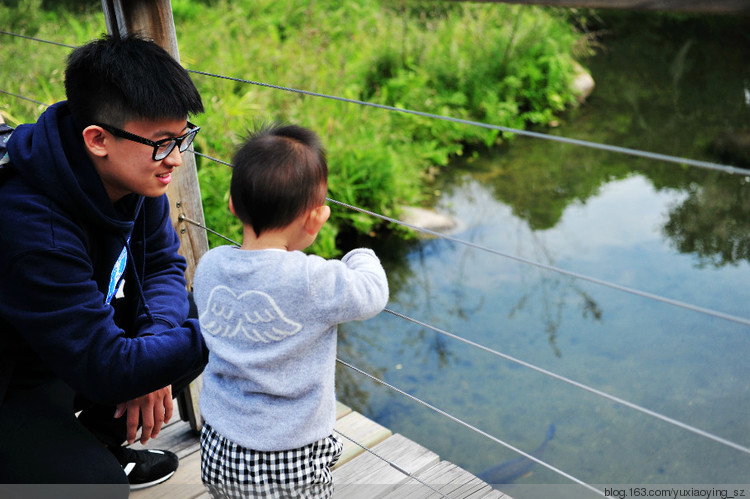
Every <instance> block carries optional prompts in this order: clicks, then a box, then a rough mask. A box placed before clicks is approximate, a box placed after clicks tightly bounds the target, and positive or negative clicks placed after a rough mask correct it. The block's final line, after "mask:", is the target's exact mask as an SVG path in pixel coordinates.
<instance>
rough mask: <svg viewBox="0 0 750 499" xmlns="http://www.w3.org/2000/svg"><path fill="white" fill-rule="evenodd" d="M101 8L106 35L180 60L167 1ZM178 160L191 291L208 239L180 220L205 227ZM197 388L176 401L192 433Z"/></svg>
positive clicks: (176, 219)
mask: <svg viewBox="0 0 750 499" xmlns="http://www.w3.org/2000/svg"><path fill="white" fill-rule="evenodd" d="M102 7H103V10H104V17H105V19H106V22H107V30H108V31H109V33H110V34H115V33H119V34H120V35H125V34H128V33H141V34H143V35H144V36H147V37H149V38H151V39H153V40H154V42H156V43H157V44H158V45H159V46H161V47H162V48H164V49H165V50H166V51H167V52H169V54H170V55H172V57H174V58H175V59H176V60H177V61H178V62H179V61H180V54H179V51H178V48H177V36H176V32H175V26H174V18H173V17H172V4H171V2H170V0H102ZM191 150H192V146H191ZM182 159H183V162H182V166H180V167H179V168H177V169H176V170H175V173H174V180H173V181H172V183H170V184H169V189H168V190H167V197H168V198H169V202H170V212H171V217H172V224H173V225H174V227H175V229H176V230H177V232H178V234H179V236H180V242H181V244H180V253H181V254H182V256H184V257H185V259H186V260H187V264H188V267H187V271H186V272H185V278H186V279H187V283H188V289H192V288H193V274H194V273H195V266H196V265H197V264H198V260H200V257H201V256H203V254H204V253H205V252H206V251H208V238H207V236H206V231H205V230H204V229H202V228H200V227H197V226H195V225H194V224H191V223H187V222H185V221H184V220H181V218H180V215H184V216H186V217H188V218H189V219H191V220H193V221H196V222H198V223H199V224H201V225H203V226H205V219H204V216H203V203H202V202H201V194H200V186H199V184H198V171H197V169H196V166H195V156H193V154H192V153H190V152H188V153H187V154H184V155H183V158H182ZM201 385H202V378H201V377H199V378H198V379H196V380H195V381H194V382H193V383H191V385H190V387H189V388H188V389H186V390H185V392H184V393H183V394H182V395H181V397H180V399H179V400H178V402H179V403H180V409H181V412H182V413H183V414H182V415H183V417H185V418H186V419H187V420H188V421H189V423H190V426H191V427H192V428H193V429H195V430H199V429H200V428H201V426H202V425H203V421H202V418H201V416H200V410H199V408H198V395H199V393H200V389H201ZM185 413H187V414H185Z"/></svg>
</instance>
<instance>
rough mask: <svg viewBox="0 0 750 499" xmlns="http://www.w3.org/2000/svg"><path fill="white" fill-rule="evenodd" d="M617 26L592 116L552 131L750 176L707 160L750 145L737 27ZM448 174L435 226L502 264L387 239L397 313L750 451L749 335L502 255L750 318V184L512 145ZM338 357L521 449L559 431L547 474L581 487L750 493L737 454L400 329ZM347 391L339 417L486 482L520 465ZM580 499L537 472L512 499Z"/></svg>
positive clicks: (597, 73) (348, 343) (392, 396)
mask: <svg viewBox="0 0 750 499" xmlns="http://www.w3.org/2000/svg"><path fill="white" fill-rule="evenodd" d="M652 17H654V16H652ZM622 21H623V19H619V22H622ZM625 21H627V22H626V24H627V25H628V26H630V28H629V29H628V30H625V31H622V30H620V31H618V29H619V28H617V27H612V26H610V27H609V28H608V32H607V34H605V35H603V36H601V38H600V41H601V44H602V47H600V48H599V49H598V51H597V55H596V56H595V57H594V58H593V59H591V60H590V61H588V66H589V68H590V69H591V72H592V74H593V76H594V79H595V80H596V82H597V87H596V89H595V92H594V94H593V95H592V96H591V98H590V99H589V102H588V103H587V104H586V105H585V106H583V107H581V108H579V109H577V110H574V111H571V112H570V113H569V114H568V115H566V116H564V117H562V118H561V120H560V125H559V127H557V128H556V129H554V130H553V131H552V132H551V133H556V134H560V135H563V136H566V137H572V138H578V139H584V140H591V141H594V142H600V143H607V144H614V145H620V146H624V147H632V148H637V149H642V150H647V151H653V152H659V153H664V154H672V155H677V156H681V157H688V158H695V159H702V160H707V161H715V162H724V163H725V164H732V165H735V166H740V165H738V161H741V159H737V158H736V157H731V156H725V155H722V154H721V152H722V151H720V150H717V149H716V148H715V147H713V145H714V144H715V143H716V141H717V139H718V140H719V141H721V140H724V139H725V138H726V137H727V136H733V135H732V134H735V133H740V132H743V131H744V133H749V132H750V50H748V49H750V46H749V45H748V38H747V37H746V36H742V35H741V34H738V33H740V32H741V30H740V31H738V30H736V29H735V28H736V25H737V21H728V23H727V24H728V25H729V26H730V27H731V29H724V28H722V26H724V25H723V24H721V22H720V21H721V20H719V19H714V20H713V22H714V23H715V24H711V25H710V26H709V25H707V24H705V23H703V22H699V21H694V20H692V21H691V20H684V19H683V20H680V21H679V22H678V21H664V22H660V23H659V24H658V25H656V24H654V23H653V22H651V21H653V19H651V20H649V15H648V14H643V15H641V16H640V17H638V16H633V18H632V20H631V19H630V18H628V19H625ZM613 22H614V21H613ZM639 23H640V24H639ZM615 24H616V26H619V27H620V28H622V27H623V26H624V24H617V23H615ZM639 25H640V28H636V26H639ZM745 25H746V27H750V25H749V24H748V23H745ZM639 29H640V31H639ZM745 32H747V30H745ZM448 170H449V171H448V172H447V173H446V174H445V175H444V176H443V178H441V179H440V181H441V182H442V184H441V185H439V186H438V188H439V189H441V190H442V195H441V196H440V197H439V200H438V202H437V204H436V208H437V209H438V210H440V211H443V212H447V213H450V214H452V215H453V216H454V217H456V218H457V219H458V220H460V222H461V224H462V225H461V228H460V229H459V230H458V231H457V232H456V233H454V234H452V236H453V237H455V238H457V239H460V240H462V241H468V242H470V243H472V244H475V245H479V246H482V247H486V248H491V249H492V250H493V251H492V252H490V251H485V250H482V249H479V248H476V247H470V246H467V245H463V244H459V243H456V242H454V241H448V240H445V239H429V240H421V241H419V242H416V243H414V242H411V243H405V242H403V241H381V242H380V245H379V246H378V247H377V248H376V250H377V251H378V252H379V254H381V256H382V257H383V258H384V260H385V264H386V267H387V268H386V270H387V271H388V273H389V279H390V284H391V291H392V294H391V299H390V302H389V304H388V308H389V309H391V310H393V311H395V312H398V313H401V314H404V315H406V316H408V317H412V318H414V319H417V320H419V321H422V322H424V323H427V324H430V325H433V326H434V327H436V328H439V329H441V330H445V331H448V332H451V333H453V334H456V335H458V336H461V337H463V338H466V339H468V340H471V341H473V342H476V343H479V344H481V345H484V346H486V347H488V348H490V349H493V350H496V351H499V352H502V353H503V354H506V355H509V356H512V357H514V358H516V359H520V360H522V361H524V362H528V363H530V364H533V365H535V366H538V367H540V368H542V369H545V370H548V371H551V372H554V373H556V374H559V375H561V376H565V377H567V378H570V379H572V380H575V381H577V382H580V383H583V384H585V385H587V386H590V387H592V388H594V389H596V390H601V391H603V392H606V393H609V394H611V395H613V396H615V397H619V398H621V399H625V400H627V401H629V402H632V403H634V404H637V405H639V406H642V407H645V408H648V409H649V410H652V411H655V412H657V413H659V414H663V415H664V416H667V417H670V418H674V419H676V420H679V421H681V422H683V423H685V424H687V425H690V426H692V427H696V428H699V429H701V430H703V431H706V432H709V433H712V434H714V435H717V436H719V437H721V438H724V439H727V440H729V441H732V442H735V443H737V444H740V445H741V446H744V447H750V361H749V360H748V358H749V357H750V326H747V325H743V324H738V323H736V322H732V321H728V320H725V319H721V318H716V317H713V316H710V315H706V314H703V313H700V312H696V311H693V310H689V309H685V308H681V307H677V306H674V305H671V304H667V303H662V302H659V301H655V300H652V299H649V298H645V297H642V296H638V295H634V294H631V293H627V292H623V291H620V290H617V289H611V288H609V287H606V286H602V285H600V284H596V283H592V282H588V281H586V280H582V279H577V278H575V277H571V276H569V275H565V274H562V273H559V272H555V271H553V270H549V269H547V268H544V267H539V266H534V265H530V264H528V263H524V262H519V261H517V260H515V259H512V258H508V257H507V256H502V255H500V254H498V253H497V252H499V253H503V254H507V255H513V256H516V257H520V258H522V259H527V260H530V261H533V262H538V263H540V264H542V265H544V266H552V267H555V268H560V269H564V270H566V271H571V272H574V273H577V274H582V275H586V276H591V277H593V278H595V279H600V280H603V281H607V282H611V283H615V284H617V285H621V286H625V287H628V288H632V289H636V290H642V291H645V292H648V293H653V294H655V295H659V296H664V297H667V298H670V299H673V300H678V301H680V302H685V303H689V304H694V305H696V306H699V307H704V308H706V309H711V310H716V311H719V312H722V313H726V314H730V315H733V316H738V317H742V318H750V307H749V306H748V304H750V264H749V263H748V262H749V260H750V191H749V189H750V185H749V184H748V178H746V177H745V176H742V175H730V174H727V173H722V172H716V171H708V170H701V169H697V168H694V167H684V166H681V165H677V164H670V163H663V162H657V161H652V160H646V159H640V158H634V157H630V156H624V155H617V154H613V153H606V152H602V151H595V150H590V149H585V148H581V147H574V146H570V145H565V144H560V143H555V142H550V141H543V140H537V139H528V138H522V137H516V138H515V139H513V140H511V141H509V142H508V143H506V144H505V145H504V146H503V147H501V148H499V149H497V150H493V151H485V152H482V153H481V154H474V155H471V154H470V155H468V158H466V159H463V160H461V161H456V162H455V163H454V164H452V165H451V167H450V168H449V169H448ZM749 173H750V172H749ZM339 357H340V358H341V359H343V360H345V361H346V362H349V363H351V364H353V365H355V366H357V367H359V368H361V369H363V370H364V371H367V372H369V373H371V374H373V375H376V376H378V377H380V378H381V379H383V380H385V381H386V382H388V383H390V384H392V385H394V386H396V387H398V388H400V389H402V390H404V391H406V392H408V393H410V394H413V395H414V396H416V397H418V398H420V399H422V400H424V401H426V402H428V403H430V404H432V405H434V406H436V407H438V408H440V409H442V410H444V411H446V412H448V413H450V414H453V415H454V416H456V417H457V418H459V419H461V420H463V421H466V422H467V423H469V424H471V425H473V426H475V427H477V428H479V429H481V430H483V431H485V432H487V433H489V434H491V435H493V436H495V437H497V438H498V439H500V440H503V441H505V442H507V443H509V444H511V445H513V446H516V447H518V448H520V449H522V450H524V451H527V452H528V451H531V450H533V449H535V448H537V447H538V446H539V445H540V444H541V443H542V442H543V441H544V439H545V434H546V432H547V428H548V427H549V425H550V424H554V425H555V429H556V432H555V435H554V438H553V439H552V440H550V441H549V443H548V445H547V446H546V449H545V452H544V454H543V455H542V456H541V457H542V459H543V460H544V461H545V462H547V463H549V464H550V465H552V466H554V467H556V468H558V469H560V470H562V471H564V472H565V473H568V474H570V475H572V476H574V477H576V478H578V479H580V480H582V481H584V482H587V483H591V484H600V485H602V487H603V486H610V485H614V484H737V483H741V484H750V455H748V454H746V453H743V452H742V451H739V450H736V449H733V448H730V447H727V446H725V445H723V444H721V443H718V442H715V441H713V440H710V439H707V438H705V437H703V436H700V435H696V434H694V433H692V432H690V431H687V430H685V429H683V428H680V427H677V426H674V425H671V424H668V423H667V422H664V421H662V420H659V419H655V418H653V417H651V416H649V415H646V414H643V413H641V412H638V411H636V410H633V409H631V408H628V407H625V406H623V405H620V404H617V403H614V402H612V401H610V400H607V399H605V398H602V397H600V396H598V395H596V394H593V393H589V392H587V391H584V390H581V389H580V388H577V387H575V386H571V385H569V384H566V383H564V382H561V381H559V380H557V379H553V378H551V377H549V376H546V375H544V374H541V373H539V372H536V371H534V370H532V369H529V368H527V367H523V366H521V365H518V364H516V363H513V362H510V361H508V360H505V359H503V358H500V357H498V356H496V355H493V354H492V353H488V352H486V351H483V350H480V349H477V348H475V347H472V346H470V345H466V344H464V343H461V342H459V341H457V340H455V339H452V338H450V337H448V336H445V335H442V334H440V333H436V332H434V331H433V330H431V329H429V328H426V327H423V326H421V325H418V324H414V323H412V322H408V321H405V320H403V319H402V318H399V317H396V316H394V315H392V314H389V313H383V314H380V315H379V316H377V317H376V318H374V319H372V320H369V321H365V322H362V323H351V324H346V325H343V326H342V327H341V329H340V343H339ZM337 376H338V394H339V398H340V399H341V400H342V401H344V402H345V403H347V404H349V405H351V406H352V407H354V408H355V409H357V410H359V411H361V412H363V413H364V414H366V415H367V416H369V417H371V418H373V419H374V420H376V421H378V422H380V423H381V424H383V425H385V426H387V427H389V428H390V429H392V430H393V431H394V432H398V433H401V434H404V435H406V436H407V437H409V438H411V439H413V440H415V441H417V442H420V443H421V444H423V445H424V446H426V447H428V448H430V449H431V450H433V451H435V452H436V453H438V454H439V455H440V456H441V458H442V459H445V460H449V461H451V462H453V463H456V464H458V465H459V466H462V467H464V468H465V469H467V470H469V471H472V472H474V473H480V472H482V471H483V470H486V469H488V468H490V467H491V466H494V465H497V464H498V463H502V462H504V461H506V460H510V459H513V458H516V457H518V454H516V453H514V452H513V451H511V450H508V449H506V448H505V447H503V446H502V445H500V444H498V443H496V442H492V441H490V440H488V439H486V438H485V437H482V436H481V435H478V434H477V433H475V432H473V431H471V430H468V429H466V428H464V427H463V426H461V425H460V424H458V423H455V422H453V421H451V420H449V419H447V418H445V417H443V416H440V415H438V414H435V413H434V412H433V411H431V410H429V409H427V408H425V407H424V406H422V405H420V404H418V403H416V402H414V401H413V400H410V399H408V398H406V397H404V396H403V395H401V394H398V393H396V392H394V391H392V390H390V389H389V388H387V387H384V386H382V385H380V384H377V383H375V382H372V381H371V380H368V379H367V378H365V377H363V376H362V375H361V374H358V373H356V372H353V371H352V370H350V369H348V368H346V367H343V366H339V369H338V373H337ZM570 483H571V482H570V480H568V479H567V478H564V477H561V476H559V475H558V474H556V473H554V472H553V471H550V470H548V469H545V468H544V467H542V466H539V465H535V466H534V467H532V468H531V472H530V473H525V474H524V475H523V476H520V477H515V479H514V484H511V485H507V486H505V487H503V488H502V490H505V491H506V492H507V493H508V494H510V495H511V496H513V497H515V498H516V499H524V498H526V497H539V494H538V492H535V489H534V488H533V486H532V484H559V485H563V484H570ZM571 487H574V488H572V489H571V492H570V496H571V497H583V494H582V491H583V489H582V488H581V487H580V486H571ZM555 490H556V491H558V492H559V491H560V490H562V489H560V488H556V489H555ZM746 493H747V494H748V495H750V489H747V492H746ZM547 496H548V497H552V496H556V497H559V496H561V494H553V495H552V496H550V495H547Z"/></svg>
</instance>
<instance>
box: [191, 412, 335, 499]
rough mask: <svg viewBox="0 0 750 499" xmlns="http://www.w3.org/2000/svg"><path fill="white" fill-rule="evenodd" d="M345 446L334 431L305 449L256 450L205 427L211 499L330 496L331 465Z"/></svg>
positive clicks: (204, 470)
mask: <svg viewBox="0 0 750 499" xmlns="http://www.w3.org/2000/svg"><path fill="white" fill-rule="evenodd" d="M342 450H343V444H342V443H341V441H339V440H338V439H337V438H336V437H335V436H334V435H331V436H329V437H326V438H324V439H321V440H318V441H317V442H313V443H311V444H309V445H306V446H304V447H302V448H300V449H292V450H283V451H269V452H264V451H256V450H252V449H246V448H244V447H240V446H239V445H237V444H235V443H234V442H232V441H230V440H228V439H226V438H225V437H223V436H221V435H220V434H218V433H217V432H216V431H214V429H213V428H211V426H210V425H209V424H208V423H204V424H203V429H202V430H201V480H202V481H203V483H204V484H205V485H206V488H207V489H208V491H209V493H210V494H211V497H213V498H214V499H219V498H221V499H224V498H232V499H234V498H247V497H268V498H288V497H295V498H311V499H312V498H315V499H318V498H330V497H332V496H333V475H332V474H331V467H332V466H333V465H334V464H336V462H337V461H338V460H339V457H341V452H342Z"/></svg>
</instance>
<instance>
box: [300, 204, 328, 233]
mask: <svg viewBox="0 0 750 499" xmlns="http://www.w3.org/2000/svg"><path fill="white" fill-rule="evenodd" d="M330 216H331V207H330V206H328V205H325V204H323V205H320V206H318V207H317V208H313V209H312V210H310V212H309V213H308V214H307V219H306V220H305V231H307V233H308V234H310V235H313V234H317V233H318V232H320V228H321V227H323V224H324V223H326V222H327V221H328V217H330Z"/></svg>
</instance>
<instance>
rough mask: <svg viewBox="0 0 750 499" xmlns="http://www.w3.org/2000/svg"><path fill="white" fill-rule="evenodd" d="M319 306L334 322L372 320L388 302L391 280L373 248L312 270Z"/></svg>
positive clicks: (325, 315)
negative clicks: (389, 281)
mask: <svg viewBox="0 0 750 499" xmlns="http://www.w3.org/2000/svg"><path fill="white" fill-rule="evenodd" d="M309 279H310V281H309V282H310V286H311V287H312V296H313V297H314V299H315V301H316V304H317V308H318V309H319V310H320V311H321V314H322V315H323V316H324V319H327V320H328V321H329V323H331V324H338V323H341V322H346V321H351V320H364V319H369V318H370V317H373V316H375V315H377V314H378V313H380V312H381V311H382V310H383V309H384V308H385V306H386V304H387V303H388V279H387V278H386V275H385V270H384V269H383V267H382V265H381V264H380V260H379V259H378V257H377V256H376V255H375V252H373V251H372V250H371V249H367V248H357V249H354V250H352V251H350V252H348V253H347V254H346V255H344V257H343V258H342V259H341V260H340V261H338V260H329V261H327V262H325V264H324V265H320V266H316V267H315V268H314V269H312V270H311V272H310V275H309Z"/></svg>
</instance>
